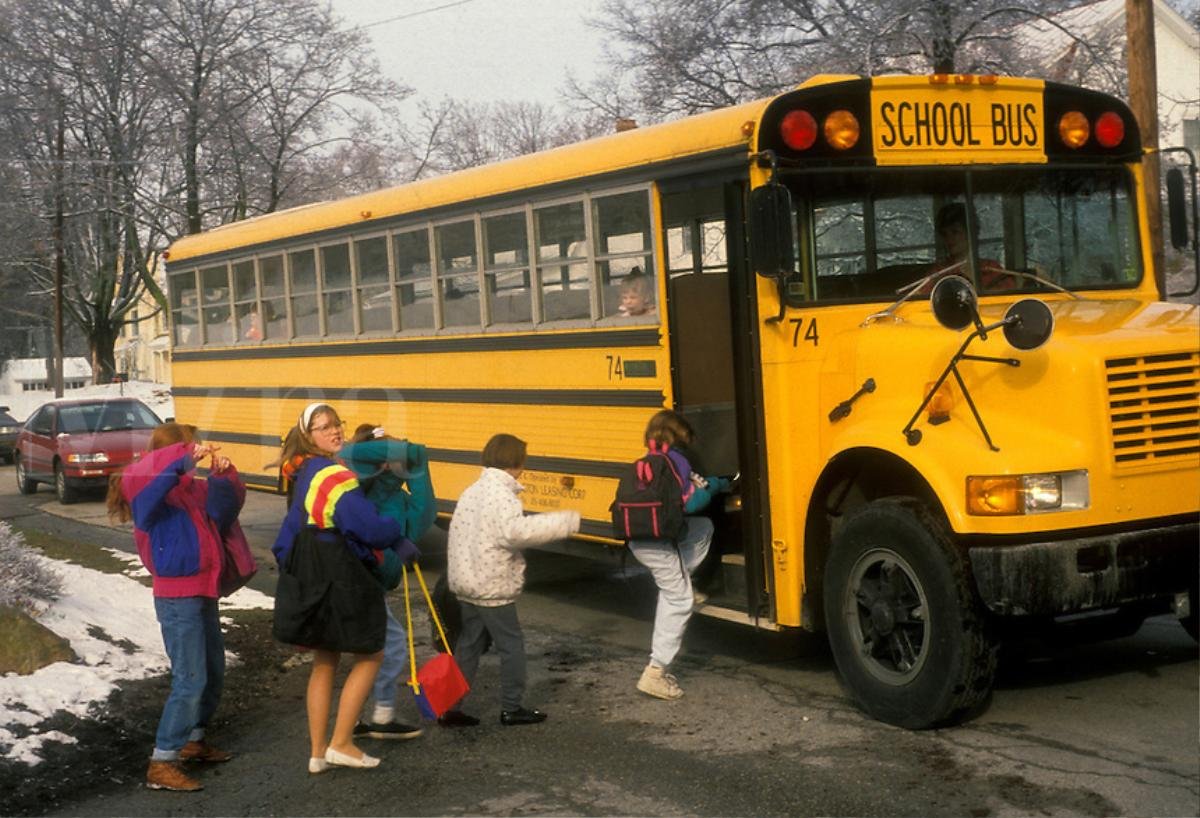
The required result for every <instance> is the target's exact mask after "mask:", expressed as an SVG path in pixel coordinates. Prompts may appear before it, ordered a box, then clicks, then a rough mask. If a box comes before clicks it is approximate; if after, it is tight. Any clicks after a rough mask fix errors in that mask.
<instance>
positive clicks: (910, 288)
mask: <svg viewBox="0 0 1200 818" xmlns="http://www.w3.org/2000/svg"><path fill="white" fill-rule="evenodd" d="M966 264H967V262H966V261H965V260H963V261H956V262H954V263H953V264H947V265H946V266H945V267H939V268H938V269H936V270H934V271H933V272H932V273H928V274H927V275H923V276H921V277H920V278H918V279H917V280H916V281H912V282H909V283H908V284H905V285H904V286H902V287H900V288H898V289H897V290H896V292H897V293H898V294H899V295H900V297H899V298H897V299H896V300H895V301H893V302H892V304H891V306H889V307H887V308H886V309H883V310H880V311H879V312H875V313H871V314H870V315H868V316H867V317H866V318H864V319H863V322H862V323H861V324H859V326H861V327H865V326H868V325H870V324H871V323H872V322H874V321H877V320H880V319H883V318H892V319H894V318H895V317H896V316H895V313H896V310H898V309H900V305H901V304H903V303H904V302H905V301H908V300H909V299H910V298H912V297H913V296H914V295H916V294H917V293H919V292H920V291H921V290H922V289H923V288H924V287H925V285H926V284H928V283H929V282H931V281H933V280H934V279H936V278H941V277H942V276H944V275H950V274H951V273H952V272H953V271H955V270H957V269H958V268H959V267H965V266H966Z"/></svg>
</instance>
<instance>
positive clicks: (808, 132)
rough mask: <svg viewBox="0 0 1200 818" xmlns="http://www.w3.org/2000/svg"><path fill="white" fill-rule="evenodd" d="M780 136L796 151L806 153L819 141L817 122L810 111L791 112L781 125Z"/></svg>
mask: <svg viewBox="0 0 1200 818" xmlns="http://www.w3.org/2000/svg"><path fill="white" fill-rule="evenodd" d="M779 135H780V136H782V137H783V141H784V144H786V145H787V146H788V147H789V148H791V149H792V150H794V151H806V150H808V149H809V148H811V147H812V146H813V143H814V142H816V141H817V120H815V119H813V115H812V114H810V113H809V112H808V111H789V112H788V113H787V114H786V115H785V116H784V118H783V121H782V122H780V123H779Z"/></svg>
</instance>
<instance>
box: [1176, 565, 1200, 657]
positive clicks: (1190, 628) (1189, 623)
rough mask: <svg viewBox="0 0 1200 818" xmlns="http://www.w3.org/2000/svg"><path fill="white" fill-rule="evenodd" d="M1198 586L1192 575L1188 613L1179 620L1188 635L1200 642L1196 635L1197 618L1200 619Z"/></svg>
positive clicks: (1199, 590) (1199, 589)
mask: <svg viewBox="0 0 1200 818" xmlns="http://www.w3.org/2000/svg"><path fill="white" fill-rule="evenodd" d="M1198 597H1200V587H1198V586H1197V583H1196V579H1195V576H1193V577H1192V587H1191V588H1189V589H1188V604H1189V608H1188V615H1187V616H1185V617H1184V618H1183V619H1180V620H1179V623H1180V624H1181V625H1183V629H1184V630H1185V631H1187V632H1188V635H1189V636H1191V637H1192V638H1193V639H1195V640H1196V641H1197V642H1200V636H1197V635H1196V630H1197V628H1196V623H1197V619H1200V604H1198V603H1200V599H1198Z"/></svg>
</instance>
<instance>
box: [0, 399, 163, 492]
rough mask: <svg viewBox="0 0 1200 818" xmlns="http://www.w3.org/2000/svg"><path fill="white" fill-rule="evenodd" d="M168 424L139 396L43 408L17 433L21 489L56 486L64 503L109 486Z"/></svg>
mask: <svg viewBox="0 0 1200 818" xmlns="http://www.w3.org/2000/svg"><path fill="white" fill-rule="evenodd" d="M161 422H162V421H160V420H159V418H158V415H156V414H154V412H152V411H150V407H148V406H146V404H144V403H142V402H141V401H139V400H135V399H133V398H91V399H80V400H58V401H54V402H52V403H47V404H45V405H43V406H41V407H40V408H38V409H37V411H35V412H34V413H33V414H32V415H30V416H29V419H28V420H27V421H25V425H24V426H23V427H22V428H21V431H20V433H19V434H18V435H17V442H16V446H15V454H16V458H17V489H18V491H20V492H21V493H22V494H32V493H33V492H35V491H37V484H38V483H52V484H53V485H54V491H55V493H56V494H57V495H58V500H59V502H61V503H73V502H75V500H76V499H78V497H79V492H80V490H82V489H87V488H101V487H104V486H107V485H108V476H109V475H110V474H112V473H113V472H115V471H117V470H118V469H120V468H121V467H122V466H125V465H127V464H128V463H130V462H132V461H133V460H135V459H136V458H138V457H141V455H142V452H144V451H145V450H146V447H147V446H148V445H149V443H150V434H151V433H152V432H153V430H154V427H155V426H157V425H158V424H159V423H161Z"/></svg>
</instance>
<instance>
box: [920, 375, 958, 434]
mask: <svg viewBox="0 0 1200 818" xmlns="http://www.w3.org/2000/svg"><path fill="white" fill-rule="evenodd" d="M932 387H933V384H932V383H927V384H925V392H926V394H928V393H929V390H930V389H931V388H932ZM953 408H954V393H953V392H951V391H950V384H948V383H946V382H945V381H942V385H941V386H939V387H938V389H937V391H936V392H934V393H933V396H932V397H930V399H929V403H928V404H926V406H925V414H926V415H927V416H928V417H929V422H930V423H932V424H934V425H937V424H939V423H945V422H946V421H947V420H949V419H950V410H952V409H953Z"/></svg>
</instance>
